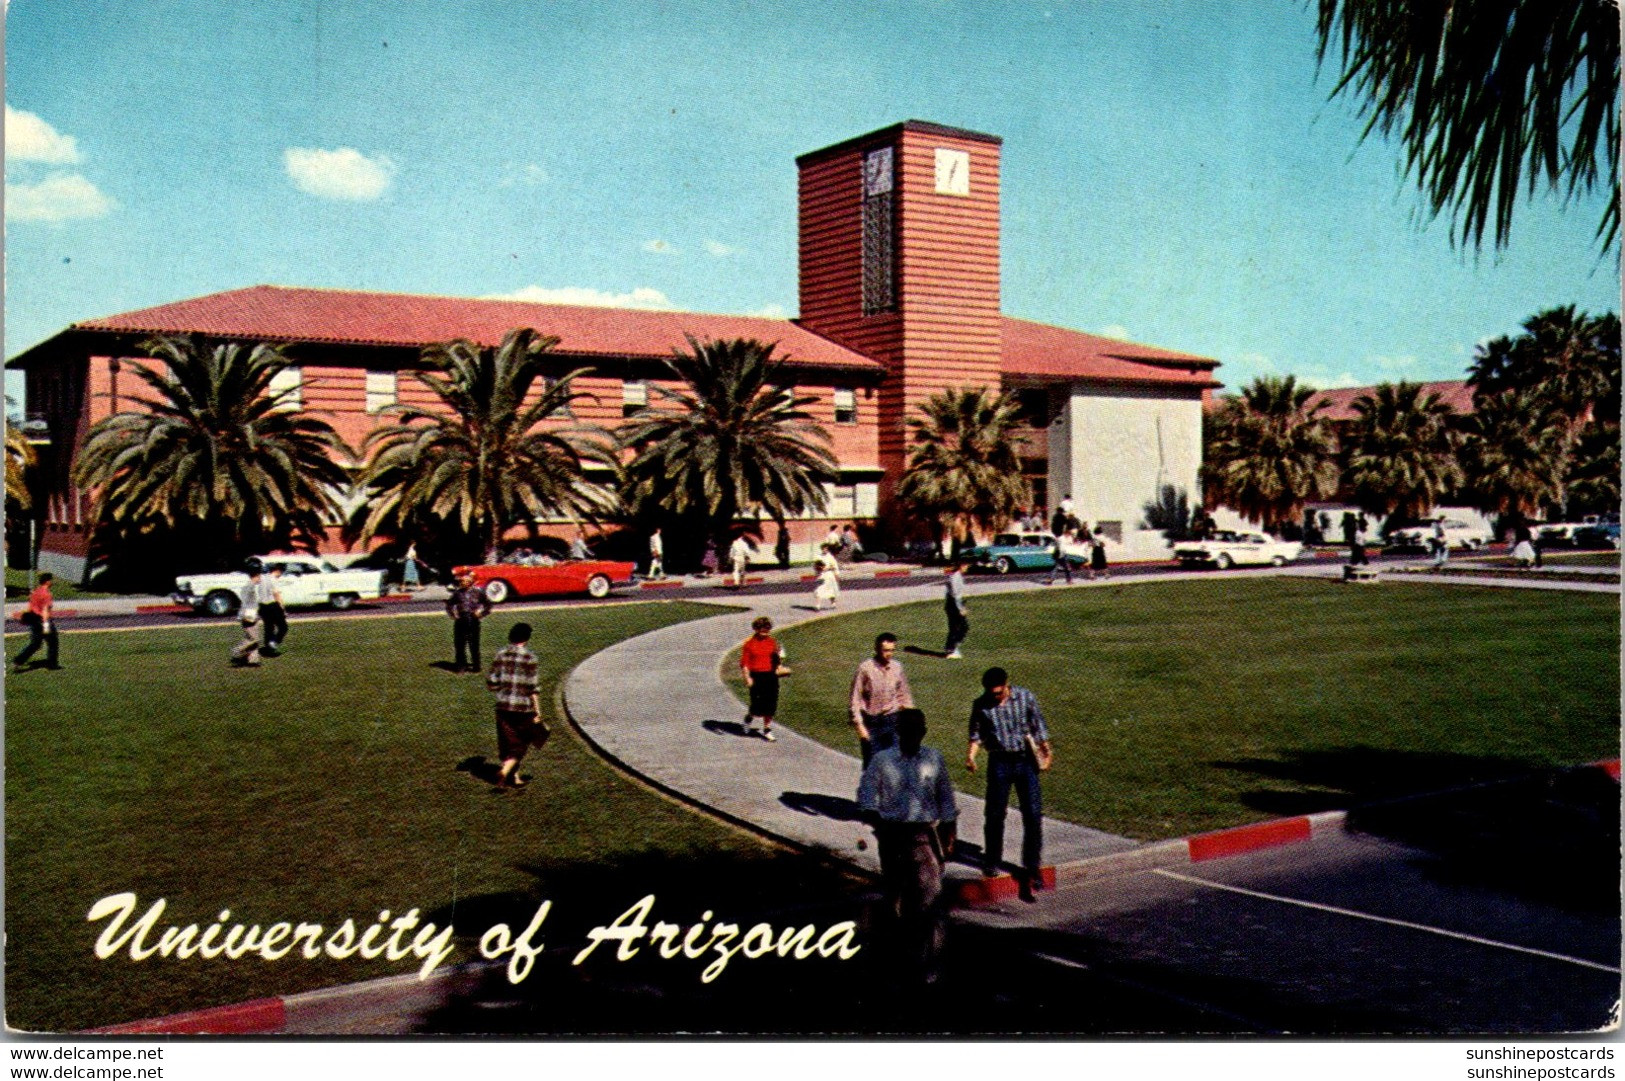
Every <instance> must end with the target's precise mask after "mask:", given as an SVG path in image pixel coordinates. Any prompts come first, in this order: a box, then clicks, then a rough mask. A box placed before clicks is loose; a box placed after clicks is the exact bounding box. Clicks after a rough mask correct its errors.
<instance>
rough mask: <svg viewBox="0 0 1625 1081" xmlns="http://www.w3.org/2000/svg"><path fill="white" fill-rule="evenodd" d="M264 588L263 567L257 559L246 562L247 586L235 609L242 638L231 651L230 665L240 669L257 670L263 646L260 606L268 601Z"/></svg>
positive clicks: (263, 632)
mask: <svg viewBox="0 0 1625 1081" xmlns="http://www.w3.org/2000/svg"><path fill="white" fill-rule="evenodd" d="M270 597H271V593H270V590H269V589H267V588H266V586H265V565H264V564H263V563H261V562H260V561H259V560H257V559H251V560H249V561H248V584H247V585H245V586H243V592H242V595H241V604H240V607H239V608H238V609H237V622H238V623H239V624H240V625H241V626H242V628H243V637H242V640H241V641H239V642H238V643H237V645H236V648H234V649H233V650H232V651H231V663H232V664H235V665H237V666H238V667H240V668H258V667H259V666H260V649H261V648H262V647H263V645H264V644H265V637H264V636H265V623H264V621H263V620H261V619H260V606H261V605H262V604H264V603H265V602H266V601H268V600H270Z"/></svg>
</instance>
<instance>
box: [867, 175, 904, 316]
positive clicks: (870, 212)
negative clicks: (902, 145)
mask: <svg viewBox="0 0 1625 1081" xmlns="http://www.w3.org/2000/svg"><path fill="white" fill-rule="evenodd" d="M896 228H897V221H896V215H895V214H894V213H893V208H892V148H891V147H889V146H883V147H881V148H880V149H879V150H871V151H870V152H869V153H868V154H865V155H864V157H863V314H864V315H876V314H879V313H880V312H889V311H896V310H897V288H896V285H897V275H896V242H895V241H896Z"/></svg>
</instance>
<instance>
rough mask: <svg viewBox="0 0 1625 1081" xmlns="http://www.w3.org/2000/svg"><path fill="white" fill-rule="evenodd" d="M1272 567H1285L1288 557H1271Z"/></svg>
mask: <svg viewBox="0 0 1625 1081" xmlns="http://www.w3.org/2000/svg"><path fill="white" fill-rule="evenodd" d="M1270 566H1272V567H1284V566H1286V556H1271V557H1270Z"/></svg>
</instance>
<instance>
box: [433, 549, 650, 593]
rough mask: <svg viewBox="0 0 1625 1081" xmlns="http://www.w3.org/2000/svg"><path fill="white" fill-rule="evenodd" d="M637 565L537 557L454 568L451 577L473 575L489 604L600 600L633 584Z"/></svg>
mask: <svg viewBox="0 0 1625 1081" xmlns="http://www.w3.org/2000/svg"><path fill="white" fill-rule="evenodd" d="M635 567H636V565H635V564H632V563H620V562H615V561H612V560H607V559H573V560H572V559H562V560H556V559H551V558H549V557H546V556H539V557H536V558H534V559H531V560H526V561H524V562H518V561H513V562H502V563H482V564H479V565H477V566H468V567H453V568H452V570H451V573H452V574H453V575H454V576H460V575H463V574H472V575H473V576H474V584H475V585H476V586H478V587H479V588H481V589H483V590H484V591H485V596H486V599H487V600H489V601H490V602H491V603H492V604H501V603H503V602H504V601H508V600H512V599H513V598H515V597H551V596H559V595H566V594H571V593H585V594H587V596H589V597H598V598H603V597H607V596H609V592H610V590H611V589H613V588H614V587H615V586H618V585H625V584H626V583H628V582H630V581H631V580H632V572H633V570H634V569H635Z"/></svg>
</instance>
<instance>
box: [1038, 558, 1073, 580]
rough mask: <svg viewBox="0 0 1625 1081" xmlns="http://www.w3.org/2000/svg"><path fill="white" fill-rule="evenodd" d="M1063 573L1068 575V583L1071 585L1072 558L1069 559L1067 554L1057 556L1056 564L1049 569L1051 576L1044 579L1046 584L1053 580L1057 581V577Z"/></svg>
mask: <svg viewBox="0 0 1625 1081" xmlns="http://www.w3.org/2000/svg"><path fill="white" fill-rule="evenodd" d="M1063 574H1064V575H1066V584H1067V585H1071V584H1072V561H1071V560H1070V559H1068V558H1067V557H1066V556H1063V555H1057V556H1056V557H1055V566H1053V567H1051V568H1050V569H1049V577H1048V578H1046V579H1044V584H1045V585H1049V584H1050V583H1051V582H1053V581H1055V579H1056V578H1058V577H1060V576H1061V575H1063Z"/></svg>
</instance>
